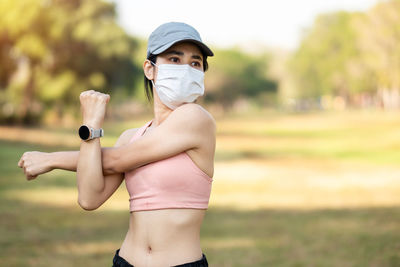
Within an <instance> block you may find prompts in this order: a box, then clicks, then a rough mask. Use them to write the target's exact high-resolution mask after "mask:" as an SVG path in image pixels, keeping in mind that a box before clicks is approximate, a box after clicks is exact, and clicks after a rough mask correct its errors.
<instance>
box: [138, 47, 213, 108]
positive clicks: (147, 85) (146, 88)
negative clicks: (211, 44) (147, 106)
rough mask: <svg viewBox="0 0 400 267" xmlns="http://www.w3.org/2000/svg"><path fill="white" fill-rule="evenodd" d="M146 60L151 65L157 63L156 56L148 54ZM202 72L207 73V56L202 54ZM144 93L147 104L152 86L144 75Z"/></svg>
mask: <svg viewBox="0 0 400 267" xmlns="http://www.w3.org/2000/svg"><path fill="white" fill-rule="evenodd" d="M147 59H148V60H149V61H150V62H153V64H156V62H157V55H153V54H150V55H149V56H148V57H147ZM203 70H204V71H207V70H208V62H207V56H206V55H204V53H203ZM144 91H145V93H146V97H147V100H148V101H149V102H151V101H153V97H154V96H153V84H152V83H151V81H150V80H149V79H147V77H146V75H144Z"/></svg>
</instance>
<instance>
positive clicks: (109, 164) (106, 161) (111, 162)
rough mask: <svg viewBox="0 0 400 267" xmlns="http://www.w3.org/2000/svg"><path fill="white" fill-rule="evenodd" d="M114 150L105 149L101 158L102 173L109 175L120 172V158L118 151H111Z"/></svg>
mask: <svg viewBox="0 0 400 267" xmlns="http://www.w3.org/2000/svg"><path fill="white" fill-rule="evenodd" d="M113 152H114V151H112V150H111V149H110V150H107V151H106V153H103V154H105V155H104V158H103V174H104V175H110V174H115V173H122V172H123V171H122V170H121V169H120V166H119V165H120V164H119V163H120V162H121V161H120V158H119V154H118V153H113Z"/></svg>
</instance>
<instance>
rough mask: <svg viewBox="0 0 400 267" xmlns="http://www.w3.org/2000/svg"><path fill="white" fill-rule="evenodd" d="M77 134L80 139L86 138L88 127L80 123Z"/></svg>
mask: <svg viewBox="0 0 400 267" xmlns="http://www.w3.org/2000/svg"><path fill="white" fill-rule="evenodd" d="M79 136H80V137H81V139H82V140H87V139H88V138H89V136H90V130H89V127H87V126H86V125H82V126H81V127H80V128H79Z"/></svg>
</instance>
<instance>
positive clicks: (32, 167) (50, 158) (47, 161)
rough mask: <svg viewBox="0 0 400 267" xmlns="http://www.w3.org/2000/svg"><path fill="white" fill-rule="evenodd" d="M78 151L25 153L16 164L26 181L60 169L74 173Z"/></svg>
mask: <svg viewBox="0 0 400 267" xmlns="http://www.w3.org/2000/svg"><path fill="white" fill-rule="evenodd" d="M78 157H79V151H58V152H51V153H47V152H39V151H29V152H25V153H24V154H23V155H22V157H21V159H20V160H19V162H18V166H19V167H20V168H23V170H24V173H25V176H26V178H27V179H28V180H32V179H35V178H36V177H37V176H38V175H40V174H43V173H46V172H49V171H52V170H54V169H61V170H67V171H76V165H77V162H78Z"/></svg>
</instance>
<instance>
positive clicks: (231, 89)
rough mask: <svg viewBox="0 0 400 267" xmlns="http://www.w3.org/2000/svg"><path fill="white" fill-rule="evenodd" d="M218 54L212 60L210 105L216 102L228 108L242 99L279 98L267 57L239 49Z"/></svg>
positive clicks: (208, 99)
mask: <svg viewBox="0 0 400 267" xmlns="http://www.w3.org/2000/svg"><path fill="white" fill-rule="evenodd" d="M215 54H216V56H215V57H213V58H209V63H210V72H208V73H207V75H206V87H207V94H206V98H205V101H206V102H207V101H208V102H216V103H219V104H221V105H222V106H223V108H225V109H227V108H230V107H231V106H232V105H233V104H234V102H235V101H236V100H238V99H241V98H251V99H257V98H260V96H263V97H262V98H261V99H264V100H265V96H266V95H271V94H273V95H275V93H276V88H277V85H276V82H275V81H273V80H272V79H270V78H269V77H268V71H267V69H268V62H269V57H268V56H267V55H258V56H251V55H249V54H245V53H243V52H241V51H240V50H238V49H226V50H218V51H216V53H215ZM259 104H262V105H265V104H266V103H265V101H264V103H259Z"/></svg>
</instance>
